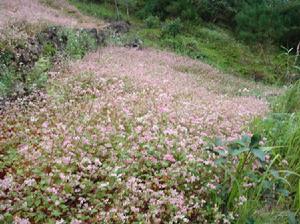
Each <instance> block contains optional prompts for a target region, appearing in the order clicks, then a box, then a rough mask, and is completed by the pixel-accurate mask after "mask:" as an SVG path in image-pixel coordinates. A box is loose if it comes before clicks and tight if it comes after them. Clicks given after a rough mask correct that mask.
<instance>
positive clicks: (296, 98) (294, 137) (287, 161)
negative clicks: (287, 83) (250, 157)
mask: <svg viewBox="0 0 300 224" xmlns="http://www.w3.org/2000/svg"><path fill="white" fill-rule="evenodd" d="M299 93H300V82H299V81H298V82H296V83H295V84H294V85H292V86H291V87H290V88H289V89H288V90H287V91H286V93H285V94H283V95H282V96H280V97H278V98H277V99H276V100H275V101H274V103H273V109H272V112H271V113H270V114H269V115H268V116H267V117H266V118H263V119H257V120H255V121H254V122H253V124H252V129H253V131H254V132H257V133H261V134H262V136H263V137H264V138H265V141H266V146H268V147H271V148H270V149H272V153H273V154H274V155H275V154H276V155H278V156H279V158H280V160H278V161H280V163H281V164H280V165H281V166H282V169H283V170H289V172H288V173H287V174H286V178H287V180H288V181H289V184H290V187H289V192H287V194H288V195H289V196H290V197H291V198H290V201H289V202H287V201H283V202H284V203H286V206H288V207H289V208H292V210H293V211H297V212H299V211H300V197H299V196H300V188H299V186H300V179H299V174H300V148H299V146H300V107H299V102H300V94H299ZM295 175H296V176H295Z"/></svg>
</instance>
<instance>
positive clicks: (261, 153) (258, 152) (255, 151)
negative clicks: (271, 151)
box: [251, 149, 266, 161]
mask: <svg viewBox="0 0 300 224" xmlns="http://www.w3.org/2000/svg"><path fill="white" fill-rule="evenodd" d="M251 152H252V153H253V154H254V155H255V156H256V158H258V159H259V160H260V161H265V157H266V154H265V153H264V151H262V150H260V149H252V150H251Z"/></svg>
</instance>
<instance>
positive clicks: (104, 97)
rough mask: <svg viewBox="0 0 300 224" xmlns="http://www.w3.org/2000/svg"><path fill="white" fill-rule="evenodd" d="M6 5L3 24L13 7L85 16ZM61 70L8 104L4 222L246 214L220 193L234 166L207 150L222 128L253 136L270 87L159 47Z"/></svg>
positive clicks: (223, 133) (0, 166)
mask: <svg viewBox="0 0 300 224" xmlns="http://www.w3.org/2000/svg"><path fill="white" fill-rule="evenodd" d="M21 4H23V6H22V7H21V8H18V7H20V5H21ZM1 6H4V7H6V8H7V9H6V11H5V13H4V14H3V13H2V11H1V14H0V26H1V25H2V24H1V23H4V22H5V20H6V18H8V17H9V16H11V17H13V18H15V19H16V20H19V19H20V18H21V19H25V20H31V21H34V22H36V21H37V20H39V18H41V17H42V18H44V19H45V20H47V21H48V22H50V23H54V24H60V25H68V26H77V25H78V24H79V26H80V24H81V25H82V24H83V23H84V22H83V23H81V21H79V20H78V19H76V18H74V17H70V16H63V14H60V15H59V16H58V15H57V14H56V13H63V12H58V11H56V10H54V9H50V8H47V7H46V6H44V5H41V4H40V3H38V2H37V1H34V0H19V1H6V0H4V1H1ZM4 9H5V8H4ZM1 10H2V9H1ZM88 22H89V21H87V23H85V24H89V23H88ZM91 23H92V24H94V21H91ZM99 23H100V22H99ZM87 26H88V25H87ZM54 73H55V75H53V77H51V78H50V79H49V81H48V84H47V87H46V89H45V90H43V91H39V92H35V93H33V94H31V95H29V96H27V97H24V98H21V99H18V100H17V101H14V102H10V103H9V102H8V103H7V105H6V107H5V109H3V110H2V111H0V156H1V157H0V161H1V163H0V171H1V172H0V223H2V221H3V220H9V221H8V223H18V224H28V223H57V224H58V223H72V224H79V223H149V224H150V223H154V224H155V223H157V224H158V223H220V224H221V223H232V222H234V220H236V219H237V218H238V211H235V210H233V211H225V210H224V208H223V207H222V203H221V202H220V201H219V200H218V195H220V194H221V193H222V189H221V187H220V186H221V182H222V180H223V179H224V178H225V173H224V172H223V171H222V170H221V169H219V168H218V167H217V166H216V164H215V160H216V159H217V157H218V156H217V155H216V154H215V153H212V152H210V151H208V150H206V149H207V145H209V144H211V143H212V142H214V140H215V138H219V139H223V140H224V141H231V140H233V139H238V138H240V137H241V136H242V135H244V134H251V133H249V130H248V128H247V124H249V122H251V120H252V119H253V118H255V117H257V116H263V115H264V114H265V113H266V112H267V111H268V104H267V101H266V100H265V97H264V96H265V95H268V93H269V92H270V91H271V90H270V89H268V88H267V87H263V86H262V85H260V84H255V83H253V82H250V81H246V80H243V79H239V78H236V77H233V76H230V75H225V74H223V73H221V72H219V71H217V70H216V69H214V68H212V67H211V66H209V65H207V64H204V63H202V62H200V61H195V60H192V59H189V58H186V57H182V56H178V55H176V54H173V53H169V52H164V51H159V50H154V49H147V48H146V49H143V50H136V49H130V48H124V47H114V46H108V47H105V48H102V49H99V50H98V51H97V52H93V53H90V54H88V55H87V56H86V57H84V58H83V59H82V60H76V61H72V62H70V63H69V64H68V65H65V66H64V67H63V68H60V69H59V70H57V71H55V72H53V71H52V73H51V74H54ZM254 90H255V91H259V92H261V93H262V94H261V95H262V97H261V98H258V97H255V96H254V94H252V92H251V91H254ZM218 150H224V148H223V147H221V146H220V147H219V148H218ZM224 153H226V150H224ZM4 158H5V159H4ZM232 163H235V162H234V161H233V162H232ZM249 186H251V185H249ZM246 200H247V198H245V197H244V196H243V197H241V198H240V201H236V203H241V204H242V203H244V202H245V201H246ZM3 223H4V222H3Z"/></svg>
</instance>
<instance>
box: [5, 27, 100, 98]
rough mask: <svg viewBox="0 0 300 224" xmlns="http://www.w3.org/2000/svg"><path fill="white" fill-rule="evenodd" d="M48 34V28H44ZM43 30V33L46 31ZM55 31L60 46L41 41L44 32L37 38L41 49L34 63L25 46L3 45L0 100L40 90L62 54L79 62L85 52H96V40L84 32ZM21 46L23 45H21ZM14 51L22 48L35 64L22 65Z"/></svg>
mask: <svg viewBox="0 0 300 224" xmlns="http://www.w3.org/2000/svg"><path fill="white" fill-rule="evenodd" d="M47 29H48V30H50V32H52V31H51V29H52V28H51V27H50V28H47ZM47 29H45V30H47ZM56 29H57V30H58V31H57V34H56V35H57V39H58V40H59V43H56V42H51V41H53V40H48V39H47V38H46V39H45V37H43V32H47V31H42V32H41V33H39V34H37V39H38V42H36V45H40V46H36V47H37V48H39V47H41V49H42V50H41V52H40V53H39V55H37V57H38V59H37V60H36V59H34V58H35V57H36V55H35V54H34V53H33V52H31V50H30V49H29V48H26V46H27V43H26V41H24V40H23V42H24V43H23V42H20V41H19V40H17V41H11V40H10V42H11V43H16V44H12V45H5V44H3V46H2V47H1V49H0V97H6V96H11V95H13V94H15V95H20V94H21V95H22V94H24V93H26V92H31V91H33V90H34V89H36V88H43V87H44V86H45V84H46V82H47V71H49V70H50V69H51V67H52V64H53V63H52V62H53V60H54V59H55V57H56V56H58V55H60V54H63V55H65V56H66V57H67V58H70V59H79V58H82V57H83V56H84V55H85V54H86V52H88V51H92V50H95V49H96V48H97V40H96V38H95V37H93V36H92V35H90V34H89V33H88V32H86V31H76V30H74V29H69V28H59V27H57V28H53V30H56ZM20 43H22V44H20ZM17 48H22V49H23V50H24V52H26V53H27V52H28V56H26V57H27V59H26V60H29V59H30V60H33V61H35V62H34V64H33V65H26V62H23V61H21V60H22V57H20V58H17V57H15V55H16V54H17Z"/></svg>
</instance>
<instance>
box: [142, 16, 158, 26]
mask: <svg viewBox="0 0 300 224" xmlns="http://www.w3.org/2000/svg"><path fill="white" fill-rule="evenodd" d="M144 22H145V24H146V26H147V28H158V27H159V26H160V20H159V18H158V17H157V16H149V17H147V18H146V19H145V20H144Z"/></svg>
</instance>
